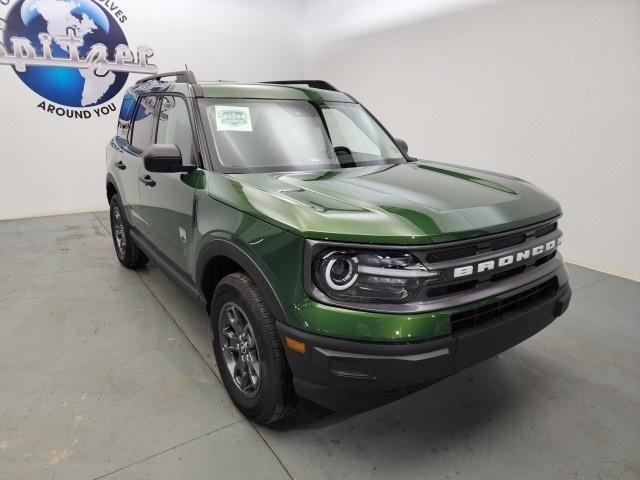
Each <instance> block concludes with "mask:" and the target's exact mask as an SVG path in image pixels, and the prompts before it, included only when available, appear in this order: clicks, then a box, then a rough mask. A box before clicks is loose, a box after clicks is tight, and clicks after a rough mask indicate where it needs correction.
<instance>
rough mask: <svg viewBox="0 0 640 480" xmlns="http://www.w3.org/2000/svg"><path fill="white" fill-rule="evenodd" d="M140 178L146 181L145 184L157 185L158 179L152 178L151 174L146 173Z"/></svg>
mask: <svg viewBox="0 0 640 480" xmlns="http://www.w3.org/2000/svg"><path fill="white" fill-rule="evenodd" d="M139 180H140V181H141V182H142V183H144V184H145V185H147V186H148V187H155V186H156V181H155V180H154V179H153V178H151V177H150V176H149V175H144V176H141V177H140V178H139Z"/></svg>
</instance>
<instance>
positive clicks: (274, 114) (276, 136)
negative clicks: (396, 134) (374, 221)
mask: <svg viewBox="0 0 640 480" xmlns="http://www.w3.org/2000/svg"><path fill="white" fill-rule="evenodd" d="M200 102H201V103H200V106H201V111H202V114H203V118H204V119H205V121H206V122H207V123H208V127H209V128H208V130H209V131H208V132H207V133H208V136H210V144H211V145H215V147H214V148H215V149H216V153H217V158H218V160H219V161H220V163H221V164H222V166H223V167H225V169H227V170H228V171H232V172H265V171H289V170H318V169H332V168H349V167H360V166H371V165H383V164H389V163H400V162H404V157H403V156H402V154H401V153H400V151H399V150H398V148H397V147H396V146H395V144H394V143H393V141H392V140H391V138H389V136H388V135H387V134H386V133H385V131H384V130H383V129H382V128H381V127H380V126H379V125H378V123H377V122H376V121H375V120H374V119H373V118H372V117H371V116H370V115H369V114H368V113H367V112H366V110H364V108H362V107H361V106H360V105H358V104H355V103H340V102H327V103H322V104H316V103H312V102H307V101H300V100H232V99H211V98H210V99H202V100H200ZM211 140H213V142H211Z"/></svg>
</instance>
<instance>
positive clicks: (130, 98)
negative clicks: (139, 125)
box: [118, 93, 137, 139]
mask: <svg viewBox="0 0 640 480" xmlns="http://www.w3.org/2000/svg"><path fill="white" fill-rule="evenodd" d="M136 99H137V97H136V96H135V95H134V94H133V93H127V94H125V96H124V98H123V99H122V106H121V107H120V116H119V117H118V136H119V137H121V138H124V139H127V138H129V128H131V120H132V118H133V111H134V110H135V108H136Z"/></svg>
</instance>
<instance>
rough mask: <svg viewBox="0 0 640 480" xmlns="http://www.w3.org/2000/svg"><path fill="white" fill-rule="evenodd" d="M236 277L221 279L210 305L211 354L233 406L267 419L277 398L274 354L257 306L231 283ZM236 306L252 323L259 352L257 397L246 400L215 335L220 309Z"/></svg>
mask: <svg viewBox="0 0 640 480" xmlns="http://www.w3.org/2000/svg"><path fill="white" fill-rule="evenodd" d="M234 280H236V279H235V278H231V279H229V281H227V280H223V281H222V282H221V284H220V285H219V286H218V288H217V289H216V292H215V295H214V299H213V303H212V305H211V329H212V331H213V352H214V355H215V357H216V363H217V365H218V371H219V372H220V376H221V377H222V381H223V383H224V385H225V387H226V389H227V392H228V393H229V396H230V397H231V399H232V400H233V402H234V403H235V404H236V406H237V407H238V408H239V409H240V410H241V411H243V412H244V413H245V414H246V415H248V416H250V417H252V418H260V417H264V416H266V417H268V416H270V412H272V411H273V410H274V409H275V401H274V397H275V396H276V391H275V389H276V388H279V385H277V379H276V376H275V375H274V374H275V372H274V365H275V363H276V362H275V355H274V352H273V350H272V348H271V347H270V343H269V338H268V334H267V331H266V328H265V326H264V323H263V319H262V316H263V312H262V311H261V310H260V309H259V308H258V307H257V306H256V304H255V302H254V301H252V300H255V299H252V298H251V292H246V291H245V290H246V287H245V286H243V285H242V284H239V282H236V281H234ZM250 288H252V289H253V290H254V292H253V293H254V294H257V290H255V286H254V285H251V287H250ZM228 302H233V303H236V304H237V305H238V306H239V307H240V308H242V310H243V311H244V313H245V314H246V316H247V321H248V322H249V323H250V324H251V328H252V329H253V332H254V335H255V337H256V346H257V350H258V357H259V364H260V386H259V388H258V394H257V395H256V396H255V397H253V398H249V397H247V396H245V395H243V394H242V393H241V392H240V391H239V389H238V387H237V386H236V384H235V382H234V380H233V378H232V377H231V374H230V373H229V370H228V369H227V366H226V364H225V361H224V357H223V354H222V349H221V346H220V338H219V335H218V321H219V318H220V311H221V310H222V307H223V306H224V305H225V304H226V303H228Z"/></svg>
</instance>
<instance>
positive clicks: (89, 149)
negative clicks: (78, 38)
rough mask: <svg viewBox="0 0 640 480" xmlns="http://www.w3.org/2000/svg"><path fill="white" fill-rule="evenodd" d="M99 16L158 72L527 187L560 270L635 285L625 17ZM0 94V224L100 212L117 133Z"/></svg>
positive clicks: (319, 6)
mask: <svg viewBox="0 0 640 480" xmlns="http://www.w3.org/2000/svg"><path fill="white" fill-rule="evenodd" d="M4 1H6V0H1V1H0V18H3V17H4V16H5V13H6V7H4V6H2V3H3V2H4ZM9 1H10V2H13V1H15V0H9ZM112 3H117V4H118V5H119V6H120V7H121V8H122V10H124V11H125V13H126V15H127V17H128V20H127V22H126V23H125V24H124V25H123V29H124V32H125V34H126V36H127V38H128V41H129V44H130V45H131V46H134V47H135V46H138V45H140V44H148V45H149V46H151V47H152V48H153V49H154V50H155V52H156V56H155V57H154V62H155V63H157V64H158V65H159V67H160V69H161V70H164V71H167V70H175V69H181V68H183V66H184V64H185V63H187V64H188V65H189V67H190V68H191V69H192V70H194V71H195V72H196V74H197V76H198V77H200V78H202V79H208V80H217V79H232V80H245V81H257V80H271V79H278V78H299V77H307V78H321V79H325V80H328V81H330V82H332V83H334V84H336V86H338V87H339V88H342V89H344V90H346V91H349V92H350V93H352V94H354V95H355V96H356V97H357V98H358V99H359V100H361V101H362V102H363V103H364V104H365V105H367V107H369V108H370V109H371V110H372V111H373V112H374V113H375V114H376V115H377V116H378V117H379V118H380V119H381V120H382V121H383V122H384V123H385V125H387V126H388V127H389V129H390V130H391V131H392V132H393V133H394V134H395V135H397V136H399V137H403V138H405V139H406V140H407V141H408V143H409V147H410V150H411V153H412V154H414V155H416V156H418V157H422V158H430V159H433V160H438V161H444V162H451V163H458V164H465V165H472V166H477V167H479V168H485V169H489V170H497V171H501V172H505V173H509V174H513V175H517V176H520V177H523V178H525V179H527V180H530V181H532V182H533V183H535V184H537V185H539V186H540V187H542V188H543V189H545V190H546V191H548V192H549V193H551V194H552V195H554V196H555V197H556V198H558V200H560V202H561V203H562V205H563V207H564V210H565V217H564V219H563V221H562V228H563V230H564V231H565V242H564V246H563V252H564V254H565V257H566V258H567V259H569V260H570V261H573V262H575V263H578V264H581V265H585V266H591V267H593V268H596V269H599V270H603V271H607V272H611V273H614V274H619V275H623V276H626V277H629V278H635V279H639V280H640V249H639V248H638V245H640V134H639V132H640V2H638V1H637V0H546V1H545V0H507V1H491V0H394V1H393V2H390V1H387V0H323V1H322V2H319V1H312V0H306V1H301V0H269V1H268V2H265V1H260V0H181V1H180V2H177V1H169V0H118V1H117V2H112ZM137 78H139V76H137V75H132V76H131V78H130V81H135V80H136V79H137ZM0 93H1V94H0V132H2V133H1V134H2V137H1V138H2V143H1V147H2V148H1V150H0V152H1V153H0V164H1V168H2V173H1V174H0V219H2V218H19V217H28V216H38V215H49V214H57V213H67V212H75V211H88V210H102V209H105V208H106V207H107V205H106V201H105V197H104V155H105V154H104V151H105V146H106V143H107V141H108V139H109V138H110V137H111V136H112V135H113V133H114V131H115V126H116V115H115V114H112V115H110V116H109V117H106V118H103V119H97V118H93V119H91V120H68V119H60V118H57V117H54V116H52V115H51V114H47V113H45V112H42V111H40V110H38V109H37V108H36V105H37V104H38V103H39V102H40V101H41V98H40V97H39V96H38V95H37V94H35V93H33V92H32V91H31V90H29V89H28V88H27V87H26V86H25V85H24V84H23V83H22V82H21V81H20V80H19V79H18V78H17V76H16V75H15V74H14V72H12V71H11V69H10V68H9V67H6V66H0ZM114 100H115V102H116V103H117V104H119V102H120V100H121V96H118V97H116V98H115V99H114Z"/></svg>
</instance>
